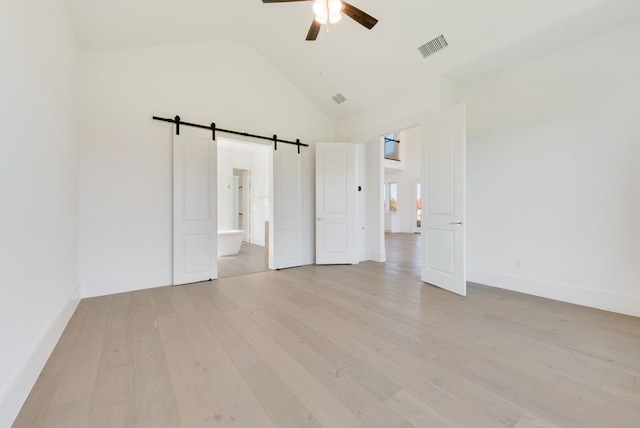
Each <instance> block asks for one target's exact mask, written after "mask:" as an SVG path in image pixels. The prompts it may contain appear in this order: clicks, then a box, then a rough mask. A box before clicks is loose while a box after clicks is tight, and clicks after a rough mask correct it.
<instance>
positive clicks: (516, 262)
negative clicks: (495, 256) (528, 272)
mask: <svg viewBox="0 0 640 428" xmlns="http://www.w3.org/2000/svg"><path fill="white" fill-rule="evenodd" d="M513 268H514V269H516V270H520V269H522V260H520V259H513Z"/></svg>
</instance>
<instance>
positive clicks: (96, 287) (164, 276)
mask: <svg viewBox="0 0 640 428" xmlns="http://www.w3.org/2000/svg"><path fill="white" fill-rule="evenodd" d="M172 281H173V276H172V273H171V271H167V272H160V273H151V274H148V275H140V276H130V277H125V278H108V279H101V280H98V281H91V282H85V283H83V284H82V298H87V297H97V296H106V295H109V294H117V293H126V292H128V291H136V290H145V289H147V288H156V287H164V286H167V285H171V283H172Z"/></svg>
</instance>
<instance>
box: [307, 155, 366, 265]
mask: <svg viewBox="0 0 640 428" xmlns="http://www.w3.org/2000/svg"><path fill="white" fill-rule="evenodd" d="M355 156H356V145H355V144H349V143H317V144H316V264H355V263H357V262H358V258H357V236H356V193H357V192H356V157H355Z"/></svg>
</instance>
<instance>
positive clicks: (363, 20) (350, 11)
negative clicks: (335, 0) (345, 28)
mask: <svg viewBox="0 0 640 428" xmlns="http://www.w3.org/2000/svg"><path fill="white" fill-rule="evenodd" d="M263 1H264V0H263ZM342 3H343V4H344V8H343V9H342V11H343V12H344V14H345V15H347V16H348V17H349V18H351V19H353V20H354V21H356V22H357V23H358V24H360V25H362V26H364V27H366V28H368V29H369V30H371V29H372V28H373V27H374V26H375V25H376V24H377V23H378V20H377V19H375V18H374V17H373V16H371V15H369V14H367V13H365V12H363V11H361V10H360V9H358V8H357V7H355V6H352V5H350V4H349V3H347V2H346V1H343V2H342Z"/></svg>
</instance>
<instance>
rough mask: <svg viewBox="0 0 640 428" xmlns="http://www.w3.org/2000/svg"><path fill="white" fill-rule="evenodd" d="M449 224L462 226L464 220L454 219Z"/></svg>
mask: <svg viewBox="0 0 640 428" xmlns="http://www.w3.org/2000/svg"><path fill="white" fill-rule="evenodd" d="M449 224H455V225H456V226H462V222H461V221H452V222H451V223H449Z"/></svg>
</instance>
